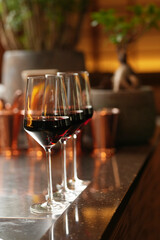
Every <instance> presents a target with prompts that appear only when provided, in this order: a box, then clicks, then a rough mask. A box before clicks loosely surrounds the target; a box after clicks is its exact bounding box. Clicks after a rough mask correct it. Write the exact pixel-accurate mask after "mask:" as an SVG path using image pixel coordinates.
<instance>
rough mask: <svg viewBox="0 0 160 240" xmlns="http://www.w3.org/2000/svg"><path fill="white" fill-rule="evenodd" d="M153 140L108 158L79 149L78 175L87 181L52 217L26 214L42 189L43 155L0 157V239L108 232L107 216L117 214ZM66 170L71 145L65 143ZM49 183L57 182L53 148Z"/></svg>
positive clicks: (93, 235)
mask: <svg viewBox="0 0 160 240" xmlns="http://www.w3.org/2000/svg"><path fill="white" fill-rule="evenodd" d="M152 152H153V145H150V144H146V145H143V146H142V145H141V146H128V147H121V148H120V149H118V150H117V152H116V153H115V154H114V155H113V156H112V157H109V156H108V154H106V153H105V152H101V154H100V155H97V154H93V153H92V152H90V153H87V152H84V151H79V154H78V176H79V178H81V179H88V180H91V183H90V184H89V185H88V187H87V188H86V189H85V190H84V191H83V192H82V193H81V194H80V195H79V196H78V197H77V198H76V200H75V201H74V202H73V203H72V204H71V205H70V206H69V207H68V208H67V209H66V210H65V212H64V213H63V214H62V215H61V216H59V217H57V218H54V217H52V216H42V215H41V216H39V215H34V214H32V213H30V210H29V207H30V205H31V204H32V203H35V202H38V201H40V200H41V199H44V195H45V193H46V189H47V176H46V167H45V156H44V155H42V156H39V157H38V156H37V155H36V153H37V152H34V153H31V152H30V153H28V152H22V153H21V154H20V155H18V156H11V157H10V156H8V157H7V156H3V155H2V154H1V156H0V239H4V240H10V239H12V240H14V239H16V240H19V239H23V240H32V239H33V240H36V239H37V240H40V239H41V240H42V239H43V240H45V239H52V240H53V239H54V240H59V239H74V240H80V239H83V240H85V239H87V240H89V239H92V240H94V239H95V240H98V239H101V238H102V236H103V234H104V233H105V230H106V229H107V231H112V224H111V223H112V219H114V218H115V217H116V215H117V216H118V212H119V209H121V207H122V203H123V201H124V199H125V198H124V197H125V196H126V195H127V194H129V191H130V188H131V186H132V185H133V182H134V181H135V178H136V177H137V174H138V172H139V171H140V169H142V166H144V163H145V162H146V159H147V158H148V156H150V155H151V154H152ZM67 154H68V155H67V156H68V162H67V166H68V170H69V172H71V168H72V163H71V156H72V154H71V150H70V148H68V151H67ZM52 157H53V162H52V163H53V164H52V170H53V183H54V186H53V187H54V190H55V185H56V184H57V183H60V182H61V160H60V159H61V154H60V151H58V150H57V151H55V152H54V153H53V156H52Z"/></svg>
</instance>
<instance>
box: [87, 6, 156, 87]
mask: <svg viewBox="0 0 160 240" xmlns="http://www.w3.org/2000/svg"><path fill="white" fill-rule="evenodd" d="M92 19H93V21H92V26H96V25H97V24H100V25H102V26H103V28H104V30H105V32H106V33H107V36H108V38H109V40H110V41H111V42H112V43H113V44H114V45H115V46H116V49H117V56H118V60H119V62H120V67H119V68H118V69H117V71H116V72H115V73H114V75H113V78H112V80H113V90H114V91H118V90H119V89H121V88H123V89H133V88H137V87H138V86H139V81H138V78H137V76H136V74H135V72H134V71H133V69H132V68H131V66H130V65H129V63H128V59H127V55H128V49H129V47H130V46H131V44H132V43H134V42H135V41H136V40H137V39H139V38H140V37H141V36H142V35H143V34H145V33H146V32H147V31H149V30H150V29H151V28H159V23H160V7H158V6H156V5H154V4H148V5H145V6H142V5H134V6H130V7H127V9H126V11H125V12H124V14H120V13H117V12H116V11H115V9H108V10H100V11H98V12H94V13H92Z"/></svg>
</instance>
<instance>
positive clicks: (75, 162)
mask: <svg viewBox="0 0 160 240" xmlns="http://www.w3.org/2000/svg"><path fill="white" fill-rule="evenodd" d="M73 178H74V179H73V180H74V181H76V180H77V179H78V177H77V134H73Z"/></svg>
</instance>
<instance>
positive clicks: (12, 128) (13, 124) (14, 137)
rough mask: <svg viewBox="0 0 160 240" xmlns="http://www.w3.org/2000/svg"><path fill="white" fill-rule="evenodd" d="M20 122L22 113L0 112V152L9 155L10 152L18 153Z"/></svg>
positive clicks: (13, 111) (12, 111)
mask: <svg viewBox="0 0 160 240" xmlns="http://www.w3.org/2000/svg"><path fill="white" fill-rule="evenodd" d="M22 122H23V113H22V111H19V110H1V111H0V152H2V153H5V154H6V155H7V154H8V155H10V154H11V153H12V151H18V149H19V144H18V141H19V139H18V138H19V136H20V131H21V128H22Z"/></svg>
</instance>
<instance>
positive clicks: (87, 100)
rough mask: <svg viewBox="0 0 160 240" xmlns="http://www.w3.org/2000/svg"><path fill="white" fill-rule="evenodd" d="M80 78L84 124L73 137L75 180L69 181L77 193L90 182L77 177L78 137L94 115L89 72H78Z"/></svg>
mask: <svg viewBox="0 0 160 240" xmlns="http://www.w3.org/2000/svg"><path fill="white" fill-rule="evenodd" d="M78 77H79V81H80V86H81V91H82V110H83V115H84V119H83V123H82V124H81V126H80V128H77V130H76V131H75V132H74V133H73V135H72V140H73V178H72V179H69V187H70V188H71V189H74V190H75V191H77V192H81V191H82V190H84V189H85V188H86V187H87V186H88V184H89V181H87V180H81V179H79V178H78V175H77V148H76V145H77V144H76V143H77V135H78V133H79V132H80V131H81V129H82V128H83V127H84V125H86V124H87V123H88V122H89V121H90V119H91V118H92V115H93V107H92V100H91V87H90V80H89V73H88V72H87V71H80V72H78Z"/></svg>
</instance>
